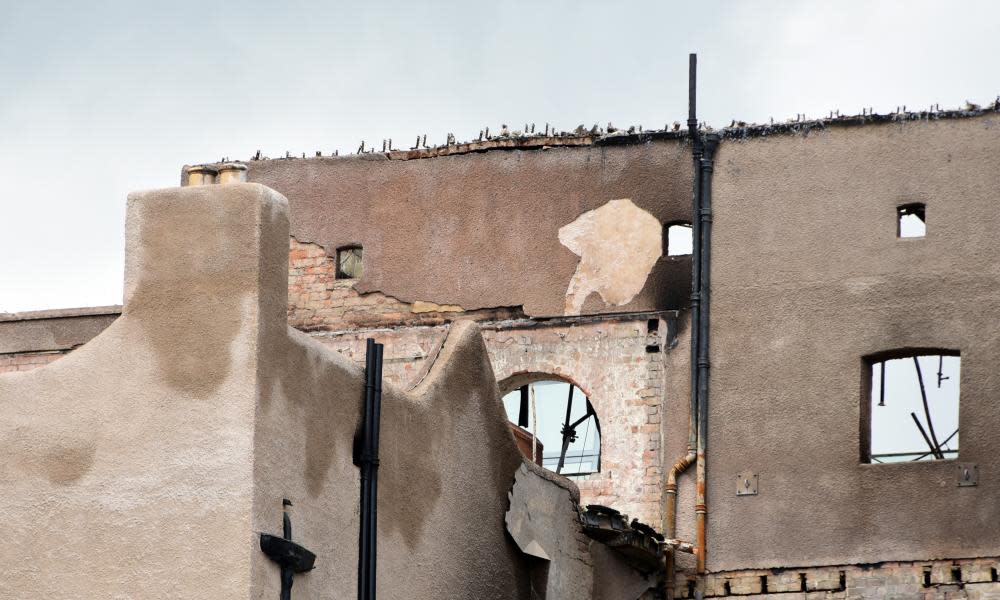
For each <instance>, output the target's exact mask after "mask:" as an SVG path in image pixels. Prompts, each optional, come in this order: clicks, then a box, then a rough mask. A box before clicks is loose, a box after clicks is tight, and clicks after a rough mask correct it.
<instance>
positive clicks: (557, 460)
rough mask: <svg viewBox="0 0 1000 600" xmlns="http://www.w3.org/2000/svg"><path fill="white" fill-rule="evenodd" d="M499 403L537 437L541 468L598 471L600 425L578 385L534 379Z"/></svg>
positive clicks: (573, 472) (570, 473) (574, 472)
mask: <svg viewBox="0 0 1000 600" xmlns="http://www.w3.org/2000/svg"><path fill="white" fill-rule="evenodd" d="M503 403H504V408H505V409H507V417H508V418H509V419H510V420H511V422H513V423H516V424H517V425H518V426H519V427H521V428H522V429H524V430H525V431H528V432H530V433H532V434H534V436H535V439H537V440H538V442H539V445H540V446H541V448H542V452H541V455H542V456H541V459H542V466H543V467H545V468H546V469H549V470H550V471H555V472H556V473H560V474H562V475H566V476H567V477H571V476H576V475H588V474H590V473H596V472H598V471H600V470H601V425H600V422H599V421H598V420H597V414H596V413H595V412H594V407H593V406H592V405H591V404H590V400H589V399H588V398H587V396H586V395H584V393H583V392H582V391H581V390H580V388H578V387H576V386H574V385H572V384H570V383H566V382H565V381H553V380H548V381H535V382H533V383H529V384H527V385H523V386H521V387H520V388H518V389H515V390H514V391H512V392H510V393H509V394H507V395H506V396H504V398H503ZM526 454H527V453H526Z"/></svg>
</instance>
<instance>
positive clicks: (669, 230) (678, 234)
mask: <svg viewBox="0 0 1000 600" xmlns="http://www.w3.org/2000/svg"><path fill="white" fill-rule="evenodd" d="M691 234H692V229H691V224H690V223H687V222H678V223H667V224H666V225H664V227H663V249H664V252H663V253H664V254H666V255H667V256H684V255H688V254H691V248H692V244H693V241H692V237H691Z"/></svg>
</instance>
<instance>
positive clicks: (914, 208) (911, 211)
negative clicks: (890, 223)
mask: <svg viewBox="0 0 1000 600" xmlns="http://www.w3.org/2000/svg"><path fill="white" fill-rule="evenodd" d="M926 213H927V207H926V205H924V204H920V203H914V204H903V205H902V206H897V207H896V236H897V237H900V238H922V237H924V236H925V235H927V215H926Z"/></svg>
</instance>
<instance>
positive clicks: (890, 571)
mask: <svg viewBox="0 0 1000 600" xmlns="http://www.w3.org/2000/svg"><path fill="white" fill-rule="evenodd" d="M998 569H1000V558H969V559H956V560H938V561H912V562H885V563H879V564H875V565H842V566H823V567H804V568H782V569H752V570H745V571H725V572H718V573H708V574H706V575H705V576H704V577H702V578H698V577H696V576H694V575H692V574H679V575H678V577H677V579H676V580H675V585H674V594H675V598H679V599H683V598H695V597H702V598H723V597H741V598H746V599H747V600H756V599H759V600H768V599H773V600H779V599H784V600H796V599H803V600H815V599H820V598H822V599H827V600H834V599H844V600H855V599H857V600H860V599H866V600H867V599H900V600H902V599H922V600H939V599H940V600H946V599H947V600H950V599H952V598H968V599H972V600H980V599H981V600H986V599H1000V582H998V575H997V574H998Z"/></svg>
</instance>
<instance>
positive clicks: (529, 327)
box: [312, 317, 666, 527]
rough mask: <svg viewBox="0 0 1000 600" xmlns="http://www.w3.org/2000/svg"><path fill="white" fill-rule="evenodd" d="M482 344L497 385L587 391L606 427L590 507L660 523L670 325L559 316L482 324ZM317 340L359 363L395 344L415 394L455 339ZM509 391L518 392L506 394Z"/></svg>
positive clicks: (396, 333) (587, 485) (431, 331)
mask: <svg viewBox="0 0 1000 600" xmlns="http://www.w3.org/2000/svg"><path fill="white" fill-rule="evenodd" d="M482 325H483V339H484V341H485V342H486V348H487V350H488V352H489V355H490V359H491V362H492V364H493V369H494V372H495V374H496V377H497V380H498V381H501V382H503V381H504V380H507V379H509V378H511V377H512V376H517V375H521V374H544V375H547V376H549V378H563V379H566V380H569V381H572V382H574V383H575V384H576V385H577V386H579V387H580V389H582V390H583V391H584V392H585V393H587V394H588V396H589V398H590V401H591V403H592V404H593V405H594V410H596V411H597V416H598V418H599V419H600V421H601V426H602V430H603V431H602V433H603V438H602V440H601V472H600V473H597V474H594V475H589V476H584V477H581V478H577V481H576V483H577V485H578V486H579V487H580V494H581V497H582V501H583V503H584V504H605V505H608V506H614V507H615V508H617V509H619V510H621V511H622V512H625V513H627V514H629V515H631V516H633V517H637V518H638V519H640V520H642V521H644V522H647V523H650V524H652V525H654V526H657V527H658V526H659V522H660V510H661V495H660V480H661V474H662V464H661V458H660V425H659V423H660V411H661V410H662V400H663V356H664V354H663V352H647V349H646V348H647V346H656V347H657V348H663V343H664V341H665V340H664V338H665V331H666V326H665V325H662V324H661V325H660V327H659V332H658V333H656V334H654V335H653V336H652V338H651V337H650V334H649V333H648V331H647V327H648V325H647V319H646V318H639V319H636V320H618V319H595V318H587V317H584V318H581V319H576V320H574V319H560V320H557V321H554V322H551V323H546V322H538V321H530V320H509V321H491V322H484V323H483V324H482ZM312 335H313V337H314V338H315V339H316V340H317V341H319V342H321V343H322V344H324V345H326V346H328V347H329V348H331V349H332V350H334V351H336V352H339V353H340V354H342V355H343V356H344V357H345V358H347V359H349V360H351V361H354V362H355V363H357V364H359V365H360V364H362V363H363V362H364V354H365V340H366V339H367V338H368V337H372V338H374V339H375V340H377V341H379V342H382V343H384V344H385V345H386V352H387V355H386V357H385V363H384V367H383V371H384V375H385V378H386V380H387V381H389V382H391V383H393V384H395V385H399V386H401V387H404V388H409V387H412V386H414V385H416V384H417V383H419V382H420V380H421V379H422V378H423V376H424V375H425V374H426V372H427V370H428V369H429V368H430V366H431V364H432V363H433V360H434V358H435V357H436V355H437V353H438V351H439V350H440V347H441V344H442V342H443V341H444V338H445V336H446V335H447V326H434V327H403V328H397V329H373V330H368V331H352V332H314V333H313V334H312ZM501 391H509V390H501Z"/></svg>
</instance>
